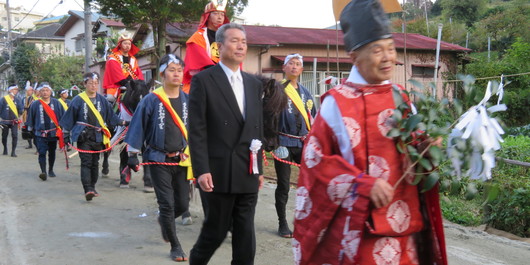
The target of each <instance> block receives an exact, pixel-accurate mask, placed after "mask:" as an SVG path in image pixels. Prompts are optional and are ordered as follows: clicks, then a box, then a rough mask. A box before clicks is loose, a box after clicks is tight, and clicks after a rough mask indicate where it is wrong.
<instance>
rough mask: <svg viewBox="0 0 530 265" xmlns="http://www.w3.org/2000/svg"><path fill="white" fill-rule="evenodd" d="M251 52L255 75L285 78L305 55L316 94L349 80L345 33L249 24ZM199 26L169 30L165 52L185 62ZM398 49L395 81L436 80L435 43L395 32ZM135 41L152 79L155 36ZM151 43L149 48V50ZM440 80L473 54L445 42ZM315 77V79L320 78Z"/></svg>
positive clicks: (306, 80)
mask: <svg viewBox="0 0 530 265" xmlns="http://www.w3.org/2000/svg"><path fill="white" fill-rule="evenodd" d="M244 27H245V30H246V33H247V44H248V52H247V56H246V59H245V61H244V62H243V68H244V70H245V71H247V72H250V73H258V74H265V75H269V76H272V77H274V78H276V79H278V80H281V79H282V78H283V72H282V65H283V60H284V59H285V56H286V55H288V54H291V53H300V54H301V55H302V56H304V72H303V73H302V76H301V82H302V83H303V84H304V85H305V86H306V87H308V88H309V89H310V90H311V92H312V93H314V94H315V95H320V94H322V93H324V92H325V91H326V90H327V89H329V85H325V84H318V83H319V81H321V80H323V79H325V78H326V77H327V76H329V75H333V76H335V77H339V78H346V77H347V76H348V74H349V72H350V70H351V67H352V63H351V60H350V57H349V56H348V54H347V53H346V52H345V51H344V43H343V35H342V32H341V31H340V30H339V31H336V30H334V29H311V28H287V27H272V26H250V25H245V26H244ZM196 29H197V24H181V23H170V24H168V26H167V35H168V43H167V46H166V52H171V53H174V54H177V55H179V56H180V57H182V58H184V57H185V56H186V45H185V43H186V40H187V39H188V38H189V37H190V36H191V35H192V34H193V33H194V32H195V30H196ZM393 36H394V40H395V44H396V49H397V53H398V56H397V62H396V71H395V73H394V76H393V78H392V80H391V81H392V82H395V83H397V84H401V85H403V86H406V85H407V84H406V81H407V80H409V79H411V78H413V79H416V80H418V81H420V82H425V83H426V82H432V81H434V73H435V71H434V67H435V58H436V39H433V38H429V37H426V36H423V35H420V34H415V33H407V34H404V33H393ZM135 41H141V42H142V43H143V44H144V46H143V47H141V49H142V51H144V52H142V54H141V55H140V56H138V59H139V63H140V66H141V68H142V69H143V71H144V75H145V76H149V77H150V76H153V74H154V73H149V70H152V71H154V69H156V61H155V59H154V58H153V57H152V56H151V55H150V53H149V52H145V51H149V50H150V49H152V33H150V31H149V28H148V27H143V28H141V29H139V30H138V31H137V34H136V36H135ZM148 44H150V45H148ZM440 48H441V51H440V60H439V69H438V79H439V80H443V79H444V77H446V76H450V75H454V74H456V73H457V69H458V66H459V65H461V64H463V63H465V61H464V60H463V55H464V54H466V53H468V52H470V51H471V50H470V49H467V48H464V47H461V46H459V45H455V44H451V43H447V42H443V41H442V42H441V45H440ZM315 77H316V78H315ZM442 88H443V87H442V84H441V82H440V84H439V85H438V89H437V91H438V96H442V95H445V96H450V94H451V90H450V89H447V90H445V91H444V90H443V89H442Z"/></svg>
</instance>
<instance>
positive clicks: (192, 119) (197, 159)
mask: <svg viewBox="0 0 530 265" xmlns="http://www.w3.org/2000/svg"><path fill="white" fill-rule="evenodd" d="M201 76H202V75H195V76H193V78H192V80H191V88H190V96H189V117H188V120H189V145H190V154H191V163H192V165H193V171H194V174H195V176H196V177H198V176H200V175H202V174H205V173H209V172H210V166H209V160H208V124H207V119H206V112H207V106H206V104H207V101H206V100H207V95H206V87H205V85H204V84H203V80H202V79H201Z"/></svg>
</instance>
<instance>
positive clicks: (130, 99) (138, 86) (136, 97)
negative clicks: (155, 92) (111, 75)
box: [122, 80, 149, 112]
mask: <svg viewBox="0 0 530 265" xmlns="http://www.w3.org/2000/svg"><path fill="white" fill-rule="evenodd" d="M125 87H126V88H127V89H126V90H125V94H124V96H123V99H122V103H123V105H125V107H127V108H128V109H129V110H130V111H131V112H134V111H135V110H136V107H137V106H138V103H140V100H142V97H143V96H145V95H147V94H149V88H148V87H147V84H146V83H145V81H143V80H129V82H127V84H126V85H125Z"/></svg>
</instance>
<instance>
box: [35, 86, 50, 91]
mask: <svg viewBox="0 0 530 265" xmlns="http://www.w3.org/2000/svg"><path fill="white" fill-rule="evenodd" d="M45 87H47V88H49V89H50V90H53V89H52V87H51V86H49V85H42V86H40V87H38V88H37V89H36V90H37V91H40V90H41V89H43V88H45Z"/></svg>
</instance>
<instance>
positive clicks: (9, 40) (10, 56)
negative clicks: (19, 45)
mask: <svg viewBox="0 0 530 265" xmlns="http://www.w3.org/2000/svg"><path fill="white" fill-rule="evenodd" d="M6 12H7V45H8V46H9V62H10V63H11V62H12V60H11V58H12V57H13V45H12V43H11V8H10V7H9V0H6Z"/></svg>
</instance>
